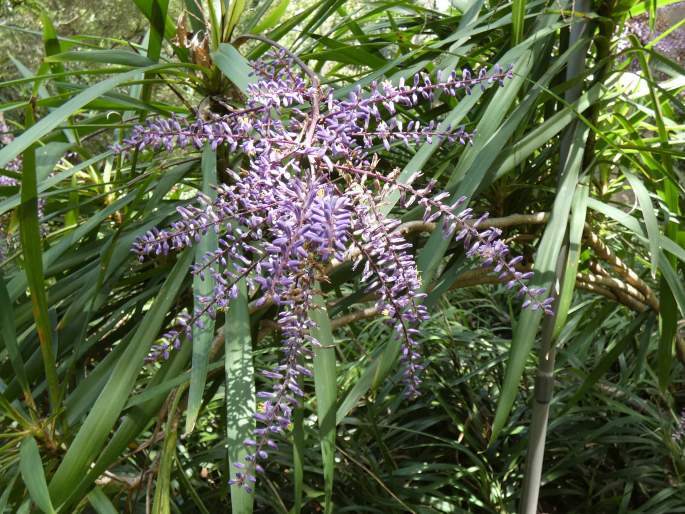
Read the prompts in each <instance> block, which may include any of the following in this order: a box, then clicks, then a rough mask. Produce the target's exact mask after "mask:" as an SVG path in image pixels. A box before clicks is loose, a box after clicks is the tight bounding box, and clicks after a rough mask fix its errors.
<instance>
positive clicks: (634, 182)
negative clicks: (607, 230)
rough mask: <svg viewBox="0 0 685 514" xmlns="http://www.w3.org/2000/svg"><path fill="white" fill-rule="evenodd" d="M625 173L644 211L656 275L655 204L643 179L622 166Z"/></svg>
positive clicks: (653, 268)
mask: <svg viewBox="0 0 685 514" xmlns="http://www.w3.org/2000/svg"><path fill="white" fill-rule="evenodd" d="M622 171H623V175H624V176H625V177H626V179H628V182H629V183H630V187H631V188H632V189H633V192H634V193H635V197H636V198H637V203H638V205H639V206H640V210H641V211H642V220H643V221H644V223H645V228H646V229H647V238H648V240H649V256H650V260H651V262H652V270H651V271H652V277H656V272H657V270H658V269H659V239H660V235H659V222H658V221H657V219H656V214H654V205H653V204H652V200H651V198H650V197H649V191H647V188H646V187H645V185H644V184H643V182H642V180H640V179H639V178H638V177H636V176H635V175H633V174H632V173H631V172H630V171H629V170H627V169H626V168H622Z"/></svg>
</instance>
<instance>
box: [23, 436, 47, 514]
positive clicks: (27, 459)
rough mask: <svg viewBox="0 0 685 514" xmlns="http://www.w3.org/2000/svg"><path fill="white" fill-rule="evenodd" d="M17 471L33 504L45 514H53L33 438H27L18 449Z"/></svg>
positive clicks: (36, 446)
mask: <svg viewBox="0 0 685 514" xmlns="http://www.w3.org/2000/svg"><path fill="white" fill-rule="evenodd" d="M19 469H20V470H21V478H22V479H23V480H24V485H26V489H28V491H29V495H30V496H31V499H32V500H33V501H34V503H35V504H36V505H38V508H39V509H40V510H42V511H43V512H45V513H46V514H53V513H54V512H55V509H54V507H53V506H52V501H51V500H50V494H49V493H48V484H47V482H46V481H45V472H44V471H43V462H42V461H41V458H40V452H39V451H38V445H37V444H36V440H35V439H34V438H33V437H27V438H26V439H24V441H23V442H22V443H21V448H20V449H19Z"/></svg>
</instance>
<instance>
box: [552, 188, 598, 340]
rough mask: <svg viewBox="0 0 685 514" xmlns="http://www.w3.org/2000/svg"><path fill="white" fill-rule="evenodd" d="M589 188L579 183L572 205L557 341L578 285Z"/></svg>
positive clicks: (559, 301) (558, 312) (556, 333)
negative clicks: (577, 277) (577, 276)
mask: <svg viewBox="0 0 685 514" xmlns="http://www.w3.org/2000/svg"><path fill="white" fill-rule="evenodd" d="M588 194H589V188H588V186H587V184H578V188H577V189H576V192H575V195H574V197H573V204H572V205H571V220H570V222H569V235H568V253H567V255H566V269H565V271H564V282H563V283H562V284H561V288H560V292H559V300H558V302H557V312H556V319H555V320H554V330H553V333H552V340H553V341H556V339H557V337H558V336H559V334H560V333H561V329H562V328H564V325H565V324H566V319H567V318H568V311H569V309H570V307H571V302H572V301H573V292H574V291H575V287H576V273H577V272H578V263H579V262H580V252H581V241H582V239H583V229H584V227H585V217H586V215H587V199H588Z"/></svg>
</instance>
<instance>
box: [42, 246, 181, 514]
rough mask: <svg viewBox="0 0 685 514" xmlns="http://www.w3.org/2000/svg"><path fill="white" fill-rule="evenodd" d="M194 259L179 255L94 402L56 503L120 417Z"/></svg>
mask: <svg viewBox="0 0 685 514" xmlns="http://www.w3.org/2000/svg"><path fill="white" fill-rule="evenodd" d="M192 259H193V252H192V251H190V250H186V251H184V252H183V253H181V254H180V255H179V256H178V260H177V262H176V264H175V265H174V267H173V269H172V270H171V272H170V273H169V276H168V278H167V280H166V282H165V283H164V286H163V287H162V289H161V290H160V292H159V295H158V296H157V299H156V300H155V302H154V303H153V304H152V307H151V308H150V310H149V311H147V313H146V314H145V317H144V318H143V320H142V321H141V323H140V325H139V327H138V329H137V330H136V332H135V334H134V335H133V339H132V341H131V343H130V344H129V345H128V347H127V348H126V350H125V351H124V353H123V355H122V356H121V358H120V359H119V360H118V361H117V362H116V365H115V366H114V369H113V370H112V374H111V375H110V378H109V380H108V381H107V383H106V384H105V387H104V388H103V390H102V392H101V393H100V396H99V397H98V399H97V401H96V402H95V405H93V408H92V409H91V411H90V413H89V414H88V416H87V417H86V419H85V421H84V422H83V425H81V428H80V429H79V431H78V433H77V434H76V437H75V438H74V440H73V442H72V443H71V445H70V446H69V448H68V449H67V452H66V454H65V455H64V458H63V459H62V461H61V463H60V465H59V467H58V468H57V471H56V472H55V475H54V476H53V478H52V481H51V482H50V493H51V495H52V497H53V499H54V500H55V503H56V504H57V505H60V504H61V503H62V502H63V501H65V500H66V499H67V497H68V496H69V494H70V492H71V489H72V488H73V486H74V484H76V483H78V482H79V480H80V479H81V478H82V477H83V476H84V475H85V473H86V471H87V470H88V468H89V466H90V463H91V462H92V461H93V459H95V457H96V455H97V454H98V453H99V452H100V451H101V449H102V445H103V444H104V443H105V441H106V440H107V437H108V436H109V433H110V431H111V430H112V428H113V427H114V424H115V423H116V421H117V419H119V415H120V413H121V410H122V409H123V407H124V405H125V404H126V400H127V399H128V395H129V394H130V392H131V389H133V386H134V384H135V380H136V377H137V376H138V373H139V371H140V368H141V367H142V365H143V362H144V360H145V357H146V355H147V354H148V351H149V350H150V346H151V345H152V343H153V342H154V340H155V338H156V337H157V335H158V333H159V330H160V328H161V327H162V322H163V321H164V318H165V316H166V314H167V312H169V309H170V308H171V305H172V303H173V301H174V300H175V298H176V295H177V294H178V292H179V290H180V289H181V286H182V285H183V282H184V279H185V277H186V275H187V273H188V269H189V267H190V263H191V262H192Z"/></svg>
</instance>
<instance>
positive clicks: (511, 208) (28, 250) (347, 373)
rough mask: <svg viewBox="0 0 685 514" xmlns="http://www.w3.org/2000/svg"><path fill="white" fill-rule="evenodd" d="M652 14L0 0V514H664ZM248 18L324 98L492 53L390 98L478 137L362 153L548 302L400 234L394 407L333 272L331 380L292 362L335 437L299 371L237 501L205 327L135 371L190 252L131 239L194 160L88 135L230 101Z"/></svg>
mask: <svg viewBox="0 0 685 514" xmlns="http://www.w3.org/2000/svg"><path fill="white" fill-rule="evenodd" d="M661 3H662V2H647V3H642V2H634V1H632V0H596V1H594V2H590V1H588V0H576V1H574V2H573V3H566V2H563V1H559V0H555V1H553V2H541V1H528V2H526V1H525V0H514V1H513V2H507V1H502V2H489V1H481V0H478V1H474V2H468V1H463V2H453V3H452V4H451V5H450V6H439V7H440V8H439V9H438V6H436V5H432V4H431V5H427V4H420V3H418V2H409V1H407V2H404V1H397V0H388V1H378V2H364V3H353V2H345V0H319V1H313V0H312V1H307V2H304V1H301V2H288V1H287V0H274V1H270V0H266V1H260V2H255V3H249V2H244V1H240V0H235V1H233V2H229V1H221V0H210V2H195V1H193V0H188V1H186V2H181V1H176V2H168V3H167V2H166V1H164V0H133V1H130V2H129V1H128V0H117V1H112V2H107V4H106V5H104V4H101V3H100V2H95V3H91V4H86V3H78V2H62V1H60V2H44V3H40V2H17V1H5V2H3V3H2V11H3V12H2V14H3V15H2V19H3V25H2V26H0V30H1V31H2V35H3V39H2V41H3V43H2V44H1V45H0V48H2V51H1V52H0V59H1V60H2V63H3V66H2V71H1V72H0V80H2V81H3V82H2V84H1V86H2V87H1V89H0V101H2V104H1V105H0V112H1V113H2V116H3V119H4V121H5V123H6V129H5V130H4V133H3V141H2V144H3V145H4V146H3V147H2V149H0V168H2V169H0V179H1V180H2V181H0V223H1V224H2V225H1V226H2V231H1V233H0V379H1V380H0V416H2V417H1V418H0V427H1V429H0V445H1V446H0V512H12V513H14V512H32V511H33V512H38V511H42V512H56V511H57V512H97V513H107V514H109V513H112V512H155V513H157V512H183V513H195V512H197V513H207V512H229V511H233V512H241V513H242V512H251V511H252V510H253V509H254V511H255V512H268V513H271V512H282V513H285V512H324V511H325V512H341V513H343V512H350V513H358V512H377V513H387V512H417V513H438V512H448V513H452V512H478V513H490V512H492V513H495V512H516V511H517V510H518V511H520V512H527V513H528V512H529V513H534V512H546V513H571V512H579V513H585V512H597V513H603V512H606V513H645V514H647V513H649V514H656V513H665V514H666V513H676V512H685V486H684V485H683V480H684V475H683V474H684V473H685V459H684V453H683V451H684V447H683V444H684V443H683V437H682V436H683V432H684V431H685V422H683V420H682V419H680V418H679V414H680V411H681V408H682V406H683V404H685V398H684V397H683V396H684V394H683V377H684V375H683V363H684V362H685V334H684V332H685V327H684V324H683V321H682V320H683V319H684V318H685V286H684V285H683V284H684V282H685V281H684V280H683V278H684V276H683V270H684V269H685V266H684V263H685V230H683V226H685V224H684V223H683V215H682V211H683V208H685V202H684V198H685V195H684V193H685V189H684V186H685V180H684V179H685V166H683V150H684V146H683V143H684V139H683V127H684V126H685V125H684V117H685V108H684V105H683V95H682V92H683V90H685V71H684V69H683V67H682V60H681V59H682V53H681V52H679V50H678V48H682V47H678V45H679V44H680V42H681V41H682V28H678V24H681V25H682V23H683V22H679V21H678V19H680V18H677V17H676V19H675V20H671V22H670V23H666V24H665V25H664V21H663V19H664V18H661V21H659V22H658V25H655V26H654V30H653V31H651V32H650V25H651V22H653V21H654V20H655V18H656V19H657V20H658V19H659V17H658V16H657V15H656V14H657V7H658V5H661ZM663 3H664V4H666V3H668V2H663ZM200 8H201V10H202V11H203V12H204V17H203V15H202V14H201V13H200ZM675 8H676V9H677V8H678V7H675ZM212 9H213V12H214V13H215V16H214V18H212V16H210V13H211V12H212ZM184 12H185V13H186V16H185V19H186V22H185V23H186V24H187V29H188V30H187V32H188V33H191V34H190V35H189V36H190V37H188V39H189V40H191V41H195V42H196V43H197V44H195V43H193V44H189V45H184V44H182V39H183V37H181V38H179V32H178V30H177V27H178V26H179V24H182V22H181V20H180V19H179V16H181V15H182V14H183V13H184ZM659 12H663V11H659ZM635 17H639V20H642V21H641V22H640V23H642V25H641V26H642V27H643V28H645V27H646V28H645V30H644V31H642V32H640V33H638V31H636V29H635V28H634V27H633V26H631V25H630V24H631V23H633V22H630V23H629V24H628V25H629V27H628V28H629V30H628V31H626V21H627V20H631V19H633V18H635ZM665 17H666V16H665ZM666 18H667V17H666ZM674 23H675V25H674ZM673 26H675V28H674V29H673V32H670V33H667V31H668V30H669V27H673ZM249 32H253V33H262V34H267V35H268V36H269V37H270V38H272V39H275V40H279V41H281V42H282V43H283V44H286V45H287V46H288V47H289V48H291V49H292V50H293V51H294V52H296V53H297V54H298V55H300V56H301V57H302V59H304V60H305V61H306V62H307V63H309V64H310V65H311V66H312V67H313V68H314V69H315V70H316V71H317V72H318V73H319V74H320V75H321V77H322V80H323V81H324V83H327V84H329V85H331V86H333V87H337V88H340V90H341V92H342V93H344V92H345V91H348V90H349V88H351V87H353V85H355V84H360V85H362V87H364V86H366V85H368V83H369V82H370V81H371V80H372V79H383V78H386V77H387V78H389V79H390V80H393V81H395V80H398V79H399V77H401V76H405V77H410V76H411V75H413V73H414V72H415V71H417V70H421V69H427V70H429V71H433V70H435V69H436V68H454V67H456V68H463V67H468V68H476V67H479V66H491V65H494V64H495V63H500V64H502V65H507V64H513V66H514V79H513V80H511V81H509V82H508V83H507V85H506V86H505V87H504V88H502V89H491V90H487V91H485V92H483V93H481V92H480V91H474V93H473V94H472V95H471V96H465V97H463V98H459V99H458V100H455V99H448V100H446V101H444V102H442V101H441V102H436V103H434V104H432V105H427V106H422V107H420V108H417V109H416V112H413V113H411V115H412V116H416V117H419V118H420V119H422V120H423V121H425V122H427V121H429V120H433V119H437V120H448V121H449V122H451V123H452V124H453V125H465V126H466V127H467V128H468V129H469V130H474V129H475V130H476V133H477V137H476V138H475V140H474V144H473V145H471V146H468V147H462V146H460V145H449V144H443V145H440V144H439V143H437V142H435V143H430V144H429V143H426V144H424V145H423V146H421V147H420V148H418V149H417V150H416V151H414V150H410V149H406V148H404V147H400V146H393V147H392V148H391V149H390V150H389V151H385V150H383V149H382V148H381V149H379V153H380V154H381V157H382V161H381V163H382V164H381V166H382V168H383V169H384V170H387V171H388V172H389V171H390V170H392V169H394V168H395V167H399V168H401V169H402V170H404V171H410V170H416V169H423V170H424V171H425V172H426V174H427V175H428V176H433V177H434V178H435V179H437V180H438V181H439V183H440V185H441V186H442V187H444V188H445V189H446V190H447V191H449V192H450V193H452V194H453V195H456V196H459V195H462V194H464V195H467V196H468V197H469V198H470V204H471V206H472V207H474V208H475V209H477V210H479V211H488V212H490V213H491V214H492V215H493V216H494V217H495V218H496V219H495V220H494V221H493V223H495V224H497V225H498V226H501V227H502V228H503V230H505V235H506V238H507V240H508V241H510V242H511V244H512V245H513V246H514V248H515V249H516V251H517V252H519V253H520V254H522V255H524V256H525V260H524V264H525V266H528V267H532V268H533V269H534V270H535V272H536V275H535V278H534V279H533V282H534V283H537V284H538V285H542V286H551V287H553V288H554V290H555V291H557V292H558V295H559V299H558V301H557V305H556V312H557V314H556V315H555V316H554V317H551V318H546V319H544V320H543V319H542V317H541V316H540V315H539V314H538V313H535V312H531V311H521V309H520V306H519V302H517V301H516V299H515V298H512V295H511V294H510V293H509V292H508V291H507V289H506V288H505V287H503V286H502V285H500V284H498V281H497V278H496V276H493V275H491V274H490V270H488V269H483V268H477V267H476V265H475V264H474V263H472V262H469V261H468V260H466V259H465V258H464V256H463V252H462V251H461V250H459V249H458V248H457V247H456V246H454V247H452V246H447V245H446V244H444V243H443V241H442V238H441V237H440V236H439V235H438V234H431V233H429V232H426V231H422V232H416V233H414V234H413V235H412V241H413V242H414V243H415V247H416V249H417V250H416V251H417V258H418V261H419V265H420V268H421V272H422V277H423V280H424V283H425V287H426V288H427V290H428V292H429V295H428V298H427V300H426V301H427V304H428V306H429V308H430V312H431V314H432V318H431V320H430V321H429V322H428V323H426V325H425V326H424V328H423V331H422V339H423V341H424V342H425V348H426V355H427V358H428V360H429V361H430V366H429V367H428V369H427V377H426V381H425V384H424V394H423V396H422V397H421V398H419V399H418V400H417V401H414V402H409V401H407V400H405V399H404V398H403V397H402V395H401V389H402V387H401V385H400V384H399V377H400V371H399V370H398V367H397V366H396V365H395V362H394V360H395V358H394V357H395V354H394V353H393V351H392V343H391V339H390V337H389V335H390V331H389V329H388V328H387V327H386V326H385V325H384V324H383V323H382V321H381V320H379V319H375V318H373V317H369V316H368V315H367V311H364V307H366V306H368V305H367V304H365V303H364V298H360V295H359V294H357V290H358V289H359V284H358V281H357V280H356V279H355V277H354V276H352V275H349V276H348V275H345V276H341V277H339V280H338V281H336V283H335V284H333V285H332V286H331V290H330V291H329V292H328V300H329V302H330V303H329V308H328V313H329V316H330V317H331V319H332V322H333V325H334V328H335V329H336V330H335V331H334V335H335V339H334V341H332V342H333V343H334V345H335V356H336V373H335V376H321V375H320V374H317V376H315V379H314V380H316V381H317V382H318V384H319V385H322V386H323V387H324V388H325V389H326V390H327V391H329V392H330V391H334V392H335V400H336V401H335V403H334V404H333V405H331V406H330V409H331V410H332V409H335V412H336V416H335V419H336V423H335V426H332V425H330V426H323V427H320V426H319V420H318V418H317V412H318V408H319V407H320V402H321V400H322V399H321V397H318V398H317V395H316V394H314V393H313V391H314V383H313V382H312V383H307V384H306V387H307V389H308V391H311V392H312V394H311V398H310V400H309V401H308V402H307V403H306V404H305V405H304V407H303V409H302V411H301V412H299V413H298V416H297V418H296V423H295V424H294V426H293V427H292V431H291V432H290V433H289V434H288V436H287V437H286V439H287V444H282V445H281V447H280V448H281V449H280V450H279V452H278V454H277V455H276V457H275V458H274V459H272V460H271V461H270V463H269V466H268V467H267V470H266V476H265V478H264V479H263V480H262V481H261V482H260V485H259V488H258V489H257V491H256V498H255V502H254V507H253V503H252V497H251V496H250V495H247V494H245V493H240V492H238V491H237V490H233V491H231V490H230V488H229V486H228V484H227V476H228V473H227V469H228V456H229V454H232V455H235V452H239V451H240V445H241V442H240V440H239V439H238V438H237V437H236V434H235V432H231V430H232V427H233V423H231V422H230V419H231V415H230V413H231V412H232V410H231V409H235V408H236V405H235V402H237V401H239V400H238V399H237V396H236V395H235V394H233V393H232V391H231V389H230V387H229V388H228V391H227V387H226V383H227V380H228V381H229V383H230V380H231V379H232V377H235V374H236V372H237V371H236V368H235V367H231V364H230V363H231V361H230V359H228V358H227V355H228V354H227V353H226V352H225V347H226V348H232V346H231V345H232V344H233V343H234V337H235V334H234V333H232V332H231V331H230V330H227V331H226V332H225V333H224V329H223V328H222V327H223V325H224V322H225V320H224V319H219V320H217V325H216V326H217V329H216V331H215V333H213V334H211V335H210V336H211V337H210V339H208V341H209V344H206V345H204V347H203V348H202V349H201V350H198V349H197V347H196V350H195V351H194V350H193V348H192V346H191V344H186V345H184V346H183V348H182V350H181V351H180V352H177V353H176V354H175V355H174V356H173V358H171V359H170V360H169V361H165V362H163V363H161V364H145V363H144V358H145V356H146V354H147V352H148V349H149V348H150V346H151V345H152V344H153V343H154V342H155V341H156V340H157V338H158V337H159V336H160V334H161V333H162V332H163V330H164V327H165V326H168V325H169V324H170V323H171V322H172V320H173V318H174V316H175V314H176V313H178V312H179V310H180V309H182V308H183V307H187V306H189V305H192V301H193V283H192V280H191V278H190V276H189V275H188V268H189V265H190V264H191V263H192V259H193V255H192V254H191V253H183V254H179V255H172V256H169V257H160V258H158V259H155V260H153V261H146V262H143V263H139V262H138V261H137V259H136V257H135V256H134V255H133V254H132V253H131V251H130V249H131V244H132V242H133V240H134V239H135V238H136V237H137V236H139V235H140V234H143V233H144V232H145V231H146V230H148V229H149V228H151V227H152V226H157V225H161V224H166V223H168V222H169V221H171V220H173V219H174V217H175V216H176V213H175V207H176V206H178V205H180V204H181V202H182V201H183V200H185V199H187V198H188V197H192V196H194V195H195V193H196V191H197V190H198V189H201V188H202V187H203V177H202V173H201V170H200V155H199V153H198V152H184V153H180V152H177V153H173V154H171V155H169V154H161V153H151V154H146V153H140V154H137V155H135V156H134V158H133V159H122V158H121V157H119V156H115V155H114V154H113V153H112V151H111V149H110V146H111V144H112V143H114V142H117V141H120V140H121V138H122V137H124V135H125V134H126V133H127V130H129V128H130V127H131V126H132V125H134V124H136V123H138V122H140V120H143V119H145V118H146V117H150V116H169V115H171V114H172V113H177V114H182V115H194V112H195V111H199V112H200V113H202V109H214V108H216V106H217V103H216V100H228V101H231V102H240V98H241V93H240V89H241V88H244V83H241V80H240V76H239V73H238V72H237V70H239V69H240V67H241V66H243V65H244V64H245V60H246V59H252V58H256V57H258V56H260V55H261V54H263V52H264V51H265V50H266V48H265V46H264V45H257V44H255V45H251V44H244V45H241V46H240V47H239V51H236V49H235V48H234V47H233V46H231V45H230V43H231V41H234V40H235V38H236V37H237V36H238V35H239V34H241V33H249ZM664 33H667V35H666V36H665V37H664V38H662V39H660V40H658V41H657V39H658V38H659V37H660V36H659V35H658V34H664ZM181 36H183V34H181ZM193 36H197V37H196V38H195V39H194V40H193ZM204 36H207V46H204V44H203V43H202V41H203V37H204ZM679 38H680V39H679ZM664 44H666V47H665V46H664ZM669 45H670V47H669ZM671 50H674V51H671ZM17 159H20V160H17ZM395 214H396V215H397V216H398V217H400V218H402V219H403V221H411V220H412V219H414V218H415V217H416V216H417V213H415V212H402V211H400V210H399V209H398V210H397V211H396V213H395ZM273 316H274V312H271V311H265V312H262V311H253V312H252V315H251V316H250V317H249V326H248V325H247V324H246V323H245V324H244V328H245V331H244V333H243V337H244V338H246V340H247V341H249V342H250V343H251V345H252V348H253V352H252V357H253V359H251V362H253V364H254V367H256V368H264V367H265V366H267V365H268V364H270V363H272V362H273V361H274V360H275V359H276V358H277V349H278V341H277V337H276V336H274V335H273V334H272V333H271V332H270V330H269V328H270V327H271V324H270V322H271V320H272V319H273ZM244 321H246V322H247V321H248V320H244ZM233 323H235V320H233ZM227 324H228V325H231V326H236V325H235V324H234V325H232V324H231V323H227ZM242 373H243V375H242V377H243V378H246V379H248V380H250V381H252V382H254V381H255V380H256V381H257V383H258V385H259V381H260V380H261V379H260V378H259V377H255V376H253V375H252V373H251V368H250V367H249V366H248V367H247V369H243V370H242ZM191 390H193V391H195V392H194V393H189V391H191ZM198 391H199V393H198ZM545 434H546V439H545ZM321 440H324V441H331V440H333V441H334V445H335V446H334V448H335V451H334V452H325V451H324V452H323V453H322V451H321V443H320V441H321ZM231 452H233V453H231ZM333 469H334V473H331V470H333Z"/></svg>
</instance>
